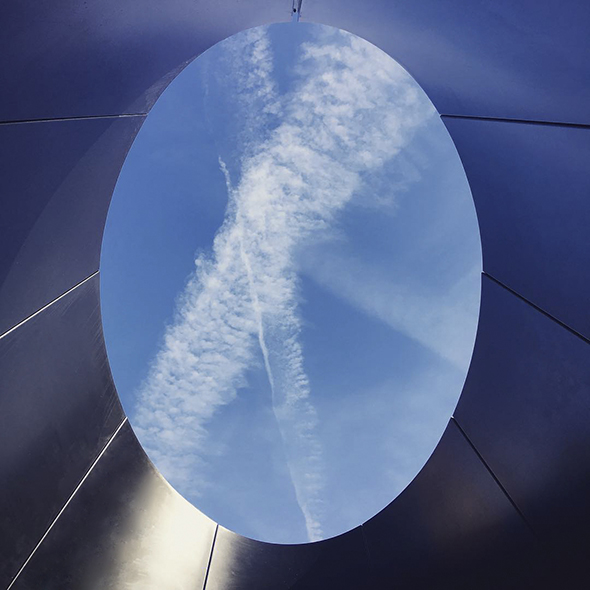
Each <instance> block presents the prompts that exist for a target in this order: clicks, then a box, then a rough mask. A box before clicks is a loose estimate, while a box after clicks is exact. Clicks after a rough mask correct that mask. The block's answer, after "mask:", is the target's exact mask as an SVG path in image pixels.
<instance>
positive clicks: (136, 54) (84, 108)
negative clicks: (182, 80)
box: [0, 0, 291, 166]
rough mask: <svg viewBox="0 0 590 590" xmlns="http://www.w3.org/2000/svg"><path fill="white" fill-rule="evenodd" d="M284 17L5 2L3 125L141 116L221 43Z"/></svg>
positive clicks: (268, 11)
mask: <svg viewBox="0 0 590 590" xmlns="http://www.w3.org/2000/svg"><path fill="white" fill-rule="evenodd" d="M290 18H291V3H290V2H289V1H288V0H285V1H282V0H279V1H276V0H257V1H252V0H198V1H195V0H174V1H172V0H170V1H166V2H162V1H161V0H101V1H93V2H81V1H79V0H61V1H60V2H22V1H20V0H8V1H7V2H4V3H3V6H2V22H3V24H4V26H3V27H2V35H0V72H2V74H1V78H0V121H15V120H30V119H50V118H51V119H53V118H64V117H83V116H96V115H119V114H122V113H132V114H135V113H146V112H147V111H149V109H150V108H151V106H152V105H153V104H154V102H155V101H156V99H157V98H158V96H159V95H160V93H161V92H162V91H163V90H164V88H166V86H167V85H168V84H169V83H170V82H171V81H172V79H173V78H174V77H175V76H176V75H177V74H178V73H179V72H180V70H181V69H182V68H183V67H184V66H186V65H187V63H188V62H189V61H190V60H192V59H193V58H194V57H196V56H197V55H199V54H200V53H202V52H203V51H205V50H206V49H208V48H209V47H211V46H212V45H214V44H215V43H217V42H218V41H221V40H222V39H224V38H226V37H229V36H230V35H232V34H234V33H237V32H239V31H241V30H244V29H247V28H249V27H254V26H256V25H261V24H265V23H270V22H280V21H287V20H289V19H290ZM115 160H116V159H115V158H114V161H115ZM115 166H118V161H117V162H116V163H115Z"/></svg>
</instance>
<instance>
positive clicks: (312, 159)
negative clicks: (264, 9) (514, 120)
mask: <svg viewBox="0 0 590 590" xmlns="http://www.w3.org/2000/svg"><path fill="white" fill-rule="evenodd" d="M232 43H233V45H232ZM228 52H229V54H230V55H233V56H234V57H236V56H240V58H239V59H237V58H236V60H235V63H234V68H235V70H234V71H235V73H236V78H235V79H234V78H232V83H234V84H236V83H237V84H239V86H240V93H239V96H240V97H241V98H240V100H241V101H243V102H244V104H245V105H246V106H247V105H250V106H251V105H252V104H254V103H255V104H256V105H257V106H258V107H259V110H257V111H256V113H257V114H255V115H252V117H253V118H250V119H249V120H248V121H246V122H244V123H243V126H242V127H241V129H244V128H247V129H254V133H252V132H251V131H243V132H240V134H239V138H240V139H239V142H238V143H240V148H241V150H242V154H241V157H239V158H238V159H236V158H235V154H234V157H233V159H232V162H234V163H237V164H236V165H235V166H234V167H235V168H237V170H238V178H239V180H238V182H237V183H236V184H235V185H234V184H233V183H232V182H231V178H230V173H229V171H228V165H226V162H228V160H227V159H225V158H222V157H221V156H220V158H219V166H220V169H221V171H222V173H223V174H224V176H225V180H226V185H227V190H228V196H229V205H228V210H227V213H226V217H225V220H224V222H223V225H222V226H221V228H220V229H219V231H218V232H217V235H216V237H215V240H214V244H213V250H212V253H211V254H210V255H209V256H205V255H201V256H200V257H199V258H198V259H197V260H196V265H197V266H196V270H195V273H194V275H193V276H192V277H191V279H190V281H189V283H188V285H187V287H186V289H185V291H184V293H183V294H182V297H181V299H180V303H179V305H178V309H177V314H176V319H175V321H174V323H173V324H172V325H171V326H170V327H169V328H168V330H167V332H166V336H165V339H164V343H163V346H162V347H161V349H160V351H159V352H158V354H157V355H156V358H155V359H154V362H153V363H152V365H151V369H150V373H149V375H148V377H147V379H146V381H145V383H144V384H143V385H142V387H141V389H140V391H139V403H138V411H137V415H136V420H135V421H134V424H135V425H136V428H137V431H138V435H139V437H140V439H141V441H142V443H143V444H144V446H145V447H146V449H147V450H148V452H149V453H150V455H151V456H152V458H154V459H155V460H156V461H157V463H158V465H159V467H160V468H161V469H162V471H163V472H164V474H165V475H166V476H167V477H168V478H169V479H170V480H171V482H172V483H173V484H174V485H176V486H177V487H178V488H179V489H180V490H181V491H182V492H184V493H185V494H189V495H192V496H195V495H196V494H197V493H198V491H199V489H198V486H199V485H200V484H201V483H202V482H200V480H199V478H200V477H202V473H201V466H202V465H203V464H204V463H205V462H206V460H207V424H208V422H209V421H210V420H211V418H212V417H213V415H214V414H215V412H216V411H217V410H218V409H219V408H220V407H222V406H224V405H226V404H228V403H231V401H232V400H233V399H235V397H236V395H237V391H238V389H240V387H243V385H244V384H245V373H246V371H247V370H248V369H249V368H250V367H251V366H253V365H254V364H255V363H256V358H257V357H256V354H257V347H258V348H259V349H260V352H261V354H262V357H263V360H264V366H265V370H266V374H267V377H268V380H269V384H270V387H271V390H272V398H273V409H274V412H275V416H276V418H277V423H278V426H279V430H280V432H281V436H282V440H283V444H284V448H285V454H286V457H287V462H288V468H289V472H290V475H291V479H292V482H293V487H294V490H295V494H296V498H297V501H298V504H299V506H300V508H301V511H302V513H303V516H304V518H305V523H306V527H307V533H308V537H309V539H310V540H317V539H319V538H321V537H322V536H323V532H322V516H323V506H324V498H323V489H324V487H325V481H324V471H325V470H324V468H323V452H322V445H321V442H320V440H319V438H318V435H317V425H318V417H317V413H316V410H315V408H314V405H313V403H312V400H311V397H312V387H311V384H310V381H309V378H308V376H307V373H306V370H305V357H304V350H303V347H302V344H301V332H302V320H301V313H300V310H299V299H300V279H299V274H298V256H299V254H298V253H299V252H300V250H301V248H302V247H304V246H305V245H306V244H308V243H310V241H314V240H315V241H318V240H319V241H321V240H326V239H329V238H330V236H332V235H333V232H334V228H336V227H337V224H338V215H339V213H340V212H341V211H342V210H343V209H344V208H345V207H346V206H347V205H348V204H349V203H350V202H351V201H352V199H353V197H354V196H355V194H356V193H357V192H358V189H359V187H360V186H361V185H362V182H363V174H364V173H366V172H370V171H372V170H375V169H378V168H379V167H380V166H382V165H383V163H384V162H385V161H387V160H389V159H391V158H392V157H394V156H395V155H396V154H397V153H399V151H400V150H401V149H403V147H404V146H405V145H406V144H407V143H408V141H409V139H410V138H411V136H412V133H413V131H414V129H415V128H416V127H417V126H419V125H421V124H422V123H423V122H424V121H425V120H426V119H428V118H429V117H430V116H431V115H432V112H433V110H432V107H431V106H430V104H429V103H428V101H427V100H426V99H424V98H422V97H421V95H419V94H418V93H417V92H416V90H415V89H414V84H413V82H412V81H411V79H410V78H409V76H408V75H407V74H406V73H405V72H404V71H403V70H402V69H401V68H400V67H399V66H397V65H396V64H395V63H394V62H393V61H392V60H391V59H389V58H388V57H387V56H385V55H384V54H382V53H381V52H380V51H379V50H377V49H376V48H374V47H373V46H371V45H369V44H368V43H366V42H364V41H361V40H359V39H356V38H353V37H351V36H348V35H345V34H344V33H339V32H333V33H330V34H325V35H322V36H321V38H320V39H318V41H317V42H315V43H307V44H305V45H304V46H303V47H302V48H301V52H300V61H299V66H298V71H297V79H296V84H295V86H294V89H293V90H292V91H291V92H289V93H288V94H286V95H284V96H279V95H278V93H277V90H276V85H275V83H274V80H273V76H272V53H271V49H270V43H269V40H268V38H267V36H266V34H265V33H264V32H261V31H260V30H258V31H256V32H249V33H248V35H247V36H245V37H242V38H240V40H239V41H232V42H231V43H230V48H229V49H228ZM245 58H247V59H246V63H245V62H244V59H245ZM236 80H237V82H236ZM249 101H250V102H249ZM239 108H240V109H242V110H244V109H245V107H244V105H242V106H241V107H239ZM279 111H280V113H281V114H282V116H281V118H280V120H279V119H276V121H277V122H276V125H274V127H273V126H272V125H269V124H268V121H269V120H271V119H272V120H274V119H273V118H276V116H277V113H278V112H279ZM240 112H241V111H240ZM261 117H262V119H263V120H260V118H261ZM257 130H260V134H258V133H257ZM230 151H231V150H230ZM230 155H231V154H230Z"/></svg>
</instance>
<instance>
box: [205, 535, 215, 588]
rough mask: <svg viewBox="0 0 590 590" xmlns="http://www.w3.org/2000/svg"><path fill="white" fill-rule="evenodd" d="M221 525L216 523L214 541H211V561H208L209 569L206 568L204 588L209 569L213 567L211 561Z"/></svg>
mask: <svg viewBox="0 0 590 590" xmlns="http://www.w3.org/2000/svg"><path fill="white" fill-rule="evenodd" d="M218 530H219V525H218V524H216V525H215V532H214V533H213V542H212V543H211V552H210V553H209V561H208V562H207V569H206V570H205V579H204V580H203V590H206V588H207V580H208V579H209V570H210V569H211V562H212V561H213V551H214V549H215V541H216V540H217V531H218Z"/></svg>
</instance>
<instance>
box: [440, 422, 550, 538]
mask: <svg viewBox="0 0 590 590" xmlns="http://www.w3.org/2000/svg"><path fill="white" fill-rule="evenodd" d="M451 421H452V422H454V424H455V426H456V427H457V428H458V429H459V432H460V433H461V434H462V435H463V438H464V439H465V440H466V441H467V444H468V445H469V446H470V447H471V449H472V450H473V452H474V453H475V454H476V455H477V458H478V459H479V460H480V461H481V463H482V464H483V466H484V467H485V468H486V470H487V472H488V473H489V474H490V475H491V476H492V479H493V480H494V481H495V482H496V485H497V486H498V487H499V488H500V489H501V490H502V493H503V494H504V495H505V496H506V498H507V499H508V501H509V502H510V504H511V505H512V507H513V508H514V510H516V512H517V513H518V515H519V516H520V518H521V519H522V521H523V522H524V524H525V525H526V527H527V528H528V529H529V531H530V532H531V533H532V534H533V535H534V537H536V538H537V539H538V538H539V536H538V535H537V533H536V531H535V529H534V528H533V527H532V526H531V525H530V523H529V521H528V520H527V519H526V517H525V515H524V514H523V512H522V510H521V509H520V508H519V507H518V504H517V503H516V502H515V501H514V499H513V498H512V496H511V495H510V494H509V493H508V490H507V489H506V488H505V487H504V485H503V484H502V482H501V481H500V480H499V479H498V477H497V476H496V474H495V473H494V472H493V471H492V468H491V467H490V466H489V465H488V463H487V461H486V460H485V459H484V458H483V455H482V454H481V453H480V452H479V451H478V450H477V447H476V446H475V445H474V444H473V441H472V440H471V439H470V438H469V436H467V433H466V432H465V431H464V430H463V428H462V427H461V425H460V424H459V422H458V421H457V418H455V416H452V417H451Z"/></svg>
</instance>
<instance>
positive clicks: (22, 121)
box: [0, 113, 147, 126]
mask: <svg viewBox="0 0 590 590" xmlns="http://www.w3.org/2000/svg"><path fill="white" fill-rule="evenodd" d="M129 117H147V113H121V114H118V115H87V116H85V117H55V118H53V119H19V120H16V121H0V126H2V125H26V124H27V123H54V122H60V121H88V120H93V119H125V118H129Z"/></svg>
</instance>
